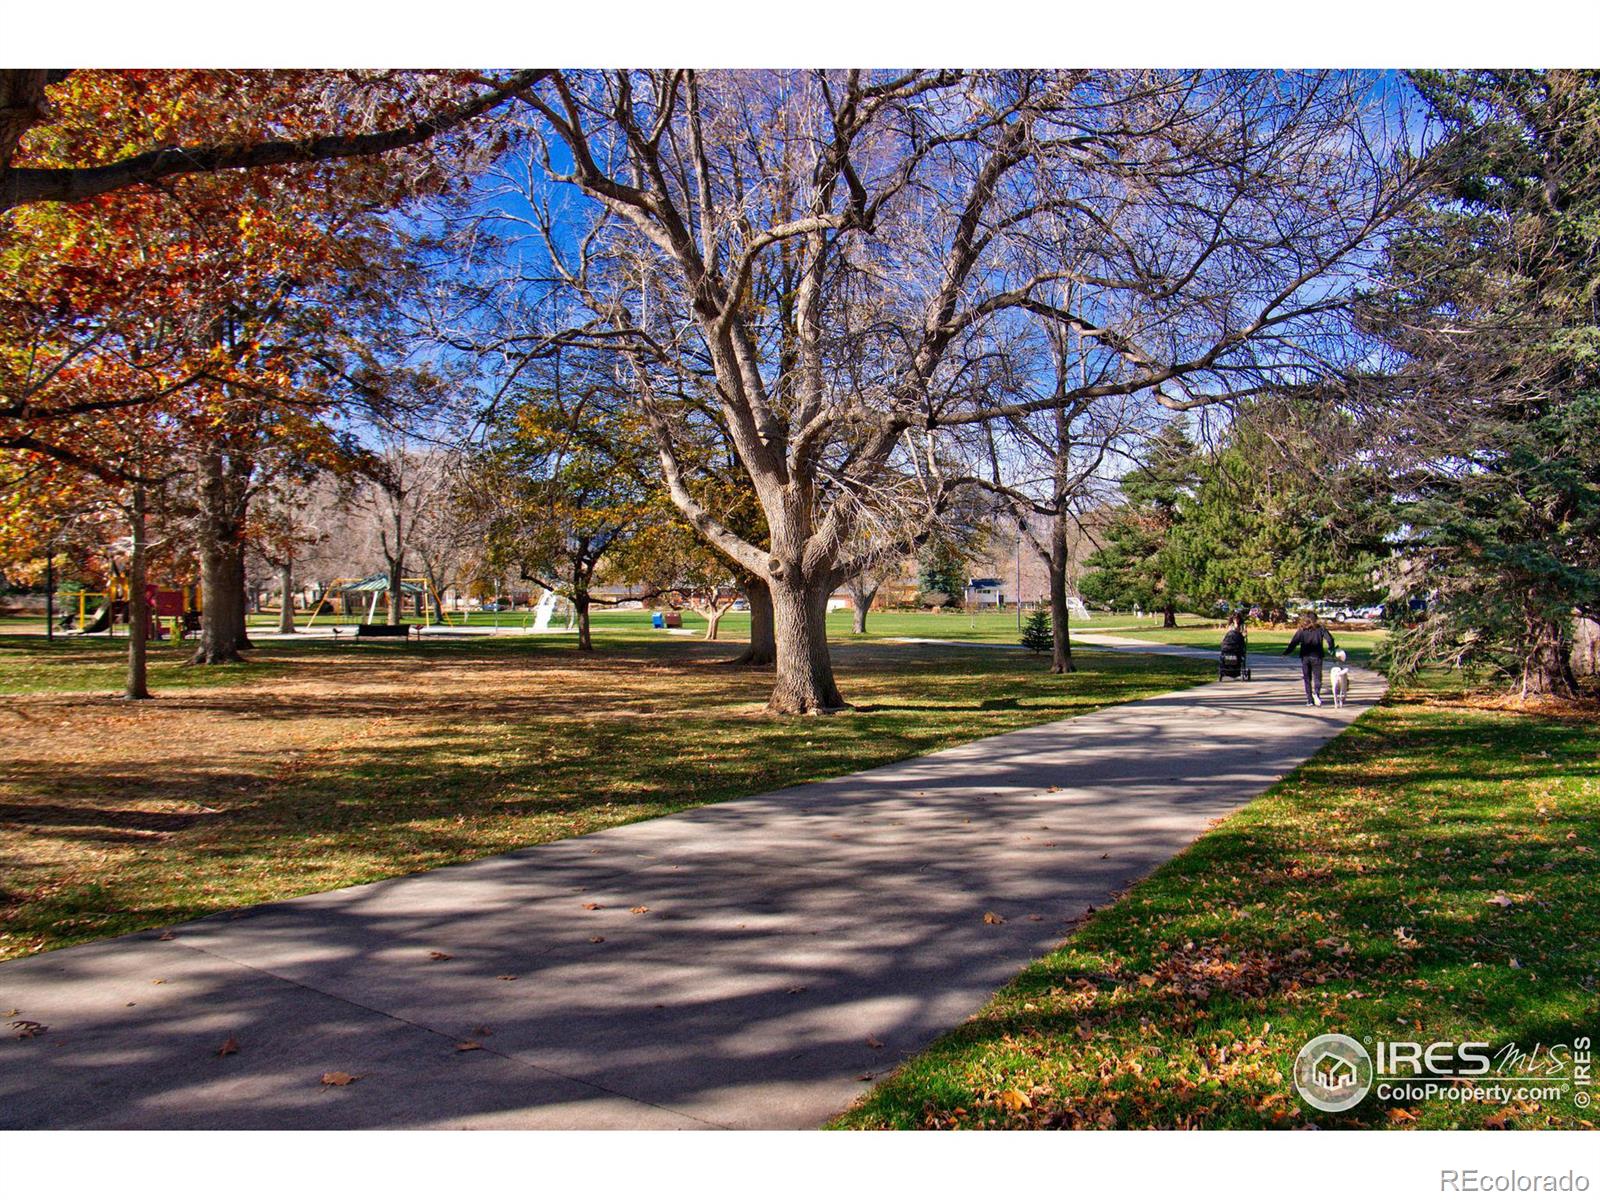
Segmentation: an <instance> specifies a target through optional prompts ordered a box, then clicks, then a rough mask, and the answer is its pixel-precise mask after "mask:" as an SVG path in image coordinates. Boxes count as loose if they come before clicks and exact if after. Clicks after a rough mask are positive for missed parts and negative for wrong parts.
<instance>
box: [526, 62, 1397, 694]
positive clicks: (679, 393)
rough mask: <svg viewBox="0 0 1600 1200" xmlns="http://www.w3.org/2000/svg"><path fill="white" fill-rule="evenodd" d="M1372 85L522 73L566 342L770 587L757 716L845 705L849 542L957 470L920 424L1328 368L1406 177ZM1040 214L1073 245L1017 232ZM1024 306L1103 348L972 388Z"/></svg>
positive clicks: (881, 534)
mask: <svg viewBox="0 0 1600 1200" xmlns="http://www.w3.org/2000/svg"><path fill="white" fill-rule="evenodd" d="M1370 92H1371V88H1370V81H1369V80H1366V79H1363V78H1359V77H1351V76H1341V75H1331V74H1298V75H1286V74H1276V73H1217V74H1212V73H1201V72H1192V73H1172V72H1104V73H1088V72H1074V73H1042V72H1005V73H993V74H991V73H976V74H970V73H960V72H948V71H944V72H920V71H918V72H907V73H901V74H890V73H867V72H859V71H844V72H808V73H784V74H779V75H751V74H738V75H717V76H705V75H700V74H696V73H694V72H689V71H656V72H626V71H624V72H614V73H609V74H596V73H573V72H557V73H553V74H552V75H551V76H549V77H548V78H547V79H546V80H545V81H543V82H542V83H541V84H540V85H539V86H537V87H536V88H534V89H530V90H529V91H527V92H525V93H523V94H522V95H521V99H522V100H523V101H524V102H525V103H526V104H527V105H528V106H529V107H530V108H531V110H532V111H533V112H534V113H535V114H536V117H537V120H536V122H535V124H534V126H533V127H532V129H531V130H530V136H531V137H532V138H533V140H534V143H535V145H536V147H537V149H538V151H539V152H540V153H542V156H543V158H542V165H543V168H544V171H545V173H546V174H547V175H548V176H549V177H551V178H553V179H555V180H556V181H558V182H561V183H566V184H570V185H572V186H573V187H575V188H577V189H579V190H580V191H581V192H582V194H583V195H584V196H586V197H587V198H588V199H589V200H590V201H591V202H592V211H593V213H594V214H595V219H594V222H593V224H592V225H591V227H590V228H589V229H588V231H587V232H586V233H583V234H582V235H580V236H574V235H573V231H572V230H571V227H570V222H569V220H568V217H567V215H566V214H564V212H563V211H562V209H561V206H559V205H556V204H554V203H553V202H552V200H551V196H550V194H549V189H548V188H543V187H535V188H533V189H531V192H530V199H531V201H532V203H533V206H534V212H535V214H536V215H535V221H536V223H538V224H539V225H540V227H541V228H542V229H543V231H544V232H545V233H546V240H547V244H548V257H549V262H550V269H551V272H552V275H553V277H554V278H556V279H557V280H558V281H559V282H560V283H561V284H563V285H564V287H565V289H566V291H567V293H568V294H569V295H570V296H571V297H574V298H575V300H574V302H575V303H579V304H581V306H582V308H583V313H584V315H583V319H582V320H581V321H569V322H567V324H566V329H565V332H564V336H565V337H567V338H568V339H569V340H570V341H587V342H588V344H590V345H595V346H601V345H603V346H608V347H612V348H614V349H615V350H616V351H617V352H618V353H620V354H622V355H623V356H625V358H626V359H627V361H628V362H629V363H630V365H631V367H632V370H633V378H632V383H633V386H634V387H635V388H636V389H637V393H638V397H639V402H640V405H641V407H642V409H643V411H644V412H645V414H646V416H647V417H648V419H649V421H650V422H651V425H652V427H653V429H654V431H655V434H656V438H657V442H658V446H659V451H660V459H661V469H662V474H663V477H664V479H665V481H666V483H667V485H668V488H669V491H670V494H671V496H672V499H673V501H674V503H676V504H677V506H678V507H679V509H680V510H681V511H682V512H683V513H684V515H685V517H686V518H687V519H688V520H689V522H690V523H691V524H692V525H693V526H694V527H695V528H696V529H697V530H698V531H699V532H700V533H701V534H702V535H703V536H704V537H706V538H707V539H708V540H710V541H711V542H713V543H714V544H715V545H716V546H717V547H718V548H719V549H720V550H721V551H722V552H723V553H725V554H726V555H727V556H728V557H729V558H731V559H733V560H734V561H735V562H737V563H738V564H739V566H740V567H741V568H742V569H743V570H744V571H746V572H748V573H749V574H750V575H751V576H753V577H757V578H759V579H761V580H762V581H764V582H765V584H766V585H767V588H768V589H769V591H770V594H771V598H772V605H773V616H774V626H775V633H776V650H777V675H776V680H775V684H774V689H773V693H772V698H771V702H770V706H771V708H772V710H774V711H776V712H781V713H805V712H827V711H832V710H835V709H838V708H840V707H841V706H843V699H842V697H841V696H840V694H839V691H838V688H837V686H836V684H835V682H834V678H833V671H832V666H831V662H830V660H829V655H828V648H827V639H826V627H825V622H824V618H825V612H826V603H827V597H828V595H829V594H830V593H831V592H832V591H833V590H834V588H835V587H836V586H837V585H838V584H839V583H841V582H842V581H843V580H846V579H849V578H851V577H853V576H854V575H856V574H857V573H858V572H859V570H860V569H861V566H862V563H861V562H859V561H856V560H854V559H852V558H850V557H849V556H848V554H847V547H849V546H851V545H856V544H861V543H869V544H873V545H874V546H877V547H883V546H886V545H893V544H895V543H896V542H902V543H908V542H909V539H910V538H912V537H914V536H915V533H916V531H917V530H919V529H922V528H925V526H926V523H927V521H928V520H930V519H932V518H933V517H934V516H936V515H937V514H938V513H939V512H940V511H941V510H942V509H943V508H944V507H945V506H946V505H948V504H949V503H950V501H951V499H952V497H953V496H954V495H955V494H956V492H957V490H958V489H959V488H960V487H961V486H962V485H963V484H965V483H966V482H967V480H965V479H963V478H959V477H957V476H955V475H953V474H952V473H951V472H950V471H949V470H948V465H949V464H950V463H951V462H952V461H953V460H952V458H951V457H950V456H949V455H948V454H947V453H946V447H945V443H944V440H943V439H944V438H945V437H946V436H948V435H947V434H946V432H945V431H954V430H960V429H963V428H967V427H972V426H980V425H983V424H985V423H988V422H992V421H995V420H1000V419H1007V418H1013V417H1022V416H1026V415H1028V414H1030V413H1034V412H1040V411H1045V410H1047V409H1055V408H1061V407H1063V406H1064V405H1071V404H1073V403H1076V402H1077V401H1079V400H1083V399H1090V398H1094V399H1100V398H1106V397H1113V396H1136V395H1148V396H1151V397H1153V398H1154V400H1155V401H1156V402H1157V403H1160V404H1163V405H1166V406H1167V407H1169V408H1174V409H1186V408H1193V407H1199V406H1201V405H1206V404H1212V403H1223V402H1227V401H1229V400H1231V399H1235V398H1238V397H1241V396H1245V395H1253V394H1256V393H1257V392H1259V391H1261V390H1262V389H1264V388H1268V387H1271V386H1274V385H1276V384H1280V383H1282V382H1283V381H1284V380H1286V379H1302V378H1304V377H1306V376H1307V375H1311V374H1316V373H1319V372H1325V371H1337V370H1339V369H1341V367H1342V364H1341V363H1339V362H1338V361H1337V359H1336V355H1337V351H1338V347H1339V346H1340V345H1342V343H1341V342H1340V341H1339V339H1338V338H1337V336H1336V334H1337V331H1338V330H1339V329H1340V328H1341V327H1342V321H1343V317H1342V309H1343V306H1344V303H1345V293H1346V291H1347V289H1348V287H1349V284H1350V282H1351V277H1352V275H1353V273H1354V272H1355V270H1356V269H1357V268H1358V266H1359V265H1360V262H1361V259H1362V256H1363V255H1364V254H1365V253H1366V252H1367V250H1368V248H1369V247H1370V245H1371V244H1372V243H1373V241H1374V239H1375V238H1377V237H1378V236H1379V234H1380V233H1381V231H1382V230H1383V229H1384V228H1385V227H1386V225H1387V224H1388V222H1389V221H1390V220H1391V218H1392V217H1393V215H1394V214H1395V212H1396V211H1397V209H1398V208H1399V207H1400V206H1401V205H1402V204H1403V203H1404V202H1405V199H1406V198H1407V195H1408V187H1409V180H1408V179H1407V178H1406V177H1405V176H1404V175H1403V174H1399V173H1395V172H1391V171H1390V170H1389V169H1388V167H1387V146H1386V145H1384V144H1382V143H1381V141H1375V140H1374V126H1373V121H1374V119H1375V118H1374V115H1373V111H1374V110H1373V105H1374V101H1373V100H1372V99H1371V98H1370ZM1380 132H1381V131H1380ZM557 147H559V149H557ZM1064 230H1065V231H1067V232H1068V233H1069V234H1070V238H1071V241H1072V243H1073V246H1074V256H1073V258H1072V260H1071V261H1070V262H1052V261H1050V260H1049V259H1048V258H1047V257H1044V256H1041V255H1040V253H1039V247H1040V246H1041V245H1043V246H1056V245H1058V244H1059V243H1060V241H1061V238H1062V236H1063V231H1064ZM1041 259H1043V261H1041ZM1069 283H1071V284H1075V285H1077V287H1078V291H1077V292H1076V293H1074V300H1073V303H1071V304H1068V303H1066V302H1064V301H1063V299H1062V294H1061V289H1062V287H1063V285H1066V284H1069ZM1029 319H1033V320H1044V321H1047V322H1050V323H1052V324H1054V325H1056V326H1058V327H1060V328H1063V329H1067V330H1071V331H1072V332H1073V334H1074V335H1075V336H1076V337H1078V338H1080V339H1082V341H1083V342H1084V343H1085V345H1086V347H1087V349H1086V350H1085V353H1087V354H1089V355H1090V356H1091V357H1092V358H1093V359H1094V360H1095V361H1096V363H1102V364H1103V369H1097V370H1096V371H1095V372H1094V378H1093V379H1092V381H1090V382H1088V383H1084V384H1076V385H1074V386H1073V387H1071V388H1068V389H1066V390H1065V392H1063V393H1060V394H1056V393H1052V394H1050V395H1047V396H1042V397H1040V396H1035V397H1017V396H1014V395H1008V394H1007V393H1005V392H1004V391H1001V392H998V393H997V392H995V391H993V390H991V389H990V388H989V387H987V386H983V383H984V382H985V380H986V378H989V377H994V376H995V375H996V374H997V373H998V371H999V370H1000V367H1001V366H1002V364H1001V363H998V362H996V357H997V356H1000V357H1003V356H1004V355H1005V354H1006V352H1007V348H1008V347H1009V346H1010V345H1011V343H1012V342H1013V341H1014V338H1015V330H1016V329H1017V327H1018V326H1019V324H1020V323H1022V322H1024V321H1026V320H1029ZM975 383H977V384H978V386H975ZM700 422H706V423H711V424H715V425H716V426H717V427H719V428H720V429H722V430H724V431H725V432H726V435H727V436H728V438H729V439H730V442H731V444H732V445H733V447H734V448H735V450H736V452H737V455H738V458H739V462H740V465H741V466H742V468H743V470H744V471H745V472H746V473H747V475H748V476H749V479H750V481H751V485H752V487H753V489H754V491H755V494H756V496H757V498H758V500H759V502H760V505H761V508H762V513H763V516H764V518H765V528H766V536H765V538H764V539H763V540H762V541H760V542H758V541H755V540H752V539H750V538H748V537H744V536H740V534H739V533H737V532H736V531H734V530H732V529H730V528H728V527H727V526H726V525H725V524H724V523H722V522H721V521H719V520H718V519H717V516H716V514H715V513H714V512H711V511H708V509H707V508H706V507H705V506H704V505H703V504H701V503H700V502H699V501H698V500H697V498H696V494H695V486H694V478H693V464H692V461H688V457H687V456H685V455H684V454H682V453H681V452H680V447H681V445H682V444H683V442H684V440H685V439H684V436H683V431H684V430H686V429H689V428H692V427H693V426H694V425H695V424H696V423H700Z"/></svg>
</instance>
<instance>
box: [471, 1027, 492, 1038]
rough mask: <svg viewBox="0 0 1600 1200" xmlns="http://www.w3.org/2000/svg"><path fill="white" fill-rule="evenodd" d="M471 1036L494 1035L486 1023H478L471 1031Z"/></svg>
mask: <svg viewBox="0 0 1600 1200" xmlns="http://www.w3.org/2000/svg"><path fill="white" fill-rule="evenodd" d="M472 1036H473V1037H493V1036H494V1030H492V1029H490V1028H489V1027H488V1026H487V1025H479V1026H478V1027H477V1028H476V1029H474V1030H473V1031H472Z"/></svg>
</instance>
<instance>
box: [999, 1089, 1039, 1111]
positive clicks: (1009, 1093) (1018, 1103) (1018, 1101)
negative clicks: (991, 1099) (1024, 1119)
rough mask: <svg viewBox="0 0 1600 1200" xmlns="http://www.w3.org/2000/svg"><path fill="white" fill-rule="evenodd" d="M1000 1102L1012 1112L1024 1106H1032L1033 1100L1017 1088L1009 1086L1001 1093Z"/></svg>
mask: <svg viewBox="0 0 1600 1200" xmlns="http://www.w3.org/2000/svg"><path fill="white" fill-rule="evenodd" d="M1000 1103H1001V1104H1002V1105H1003V1106H1004V1107H1006V1108H1009V1109H1010V1110H1011V1111H1012V1112H1019V1111H1020V1110H1022V1109H1024V1108H1032V1107H1033V1101H1032V1100H1029V1099H1028V1098H1027V1097H1026V1096H1024V1095H1023V1094H1022V1093H1021V1092H1019V1091H1017V1089H1016V1088H1007V1089H1006V1090H1005V1091H1003V1092H1001V1093H1000Z"/></svg>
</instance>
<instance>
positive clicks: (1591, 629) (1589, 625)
mask: <svg viewBox="0 0 1600 1200" xmlns="http://www.w3.org/2000/svg"><path fill="white" fill-rule="evenodd" d="M1572 673H1573V675H1574V676H1596V675H1600V621H1591V620H1589V619H1588V618H1587V617H1579V618H1578V621H1577V625H1576V627H1575V628H1574V630H1573V634H1572Z"/></svg>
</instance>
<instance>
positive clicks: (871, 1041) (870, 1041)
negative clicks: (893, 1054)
mask: <svg viewBox="0 0 1600 1200" xmlns="http://www.w3.org/2000/svg"><path fill="white" fill-rule="evenodd" d="M867 1045H869V1046H871V1047H872V1048H873V1049H874V1050H882V1049H883V1043H882V1042H880V1041H879V1040H878V1039H877V1038H875V1037H873V1036H872V1035H871V1034H868V1035H867Z"/></svg>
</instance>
